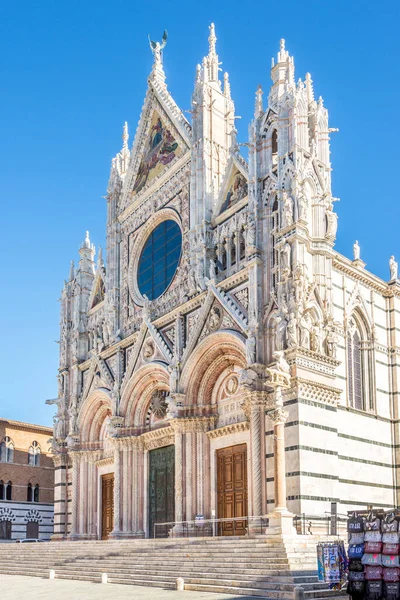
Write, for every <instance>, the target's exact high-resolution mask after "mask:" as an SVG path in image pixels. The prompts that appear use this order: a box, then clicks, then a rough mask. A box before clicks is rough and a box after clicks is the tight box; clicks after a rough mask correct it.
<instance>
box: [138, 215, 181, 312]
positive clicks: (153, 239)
mask: <svg viewBox="0 0 400 600" xmlns="http://www.w3.org/2000/svg"><path fill="white" fill-rule="evenodd" d="M181 250H182V232H181V228H180V227H179V225H178V223H176V222H175V221H172V220H171V219H168V220H167V221H163V222H162V223H160V224H159V225H157V227H156V228H155V229H154V230H153V231H152V233H151V234H150V235H149V237H148V238H147V241H146V243H145V245H144V247H143V250H142V253H141V255H140V259H139V266H138V272H137V283H138V287H139V291H140V293H141V294H142V296H147V298H148V299H149V300H155V299H156V298H158V297H159V296H161V294H163V293H164V292H165V290H166V289H167V288H168V287H169V285H170V283H171V281H172V280H173V278H174V276H175V273H176V270H177V268H178V264H179V260H180V257H181Z"/></svg>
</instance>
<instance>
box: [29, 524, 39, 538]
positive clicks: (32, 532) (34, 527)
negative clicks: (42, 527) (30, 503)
mask: <svg viewBox="0 0 400 600" xmlns="http://www.w3.org/2000/svg"><path fill="white" fill-rule="evenodd" d="M26 537H27V538H29V539H32V538H35V539H37V538H38V537H39V523H36V521H28V523H27V524H26Z"/></svg>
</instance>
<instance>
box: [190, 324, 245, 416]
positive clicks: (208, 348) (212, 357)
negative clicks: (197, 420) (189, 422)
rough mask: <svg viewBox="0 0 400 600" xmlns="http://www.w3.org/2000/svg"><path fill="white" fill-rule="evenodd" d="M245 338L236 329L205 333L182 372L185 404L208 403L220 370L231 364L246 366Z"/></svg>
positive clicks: (240, 366)
mask: <svg viewBox="0 0 400 600" xmlns="http://www.w3.org/2000/svg"><path fill="white" fill-rule="evenodd" d="M245 362H246V359H245V345H244V338H243V337H242V336H241V334H239V333H237V332H227V331H218V332H216V333H213V334H211V335H209V336H207V337H206V338H205V339H204V340H203V342H202V343H201V344H199V345H198V346H197V348H196V350H195V351H194V352H193V353H192V355H191V356H190V358H189V359H188V361H187V363H186V365H185V367H184V369H183V372H182V375H181V391H182V392H183V393H186V396H187V403H188V404H202V405H204V404H209V403H210V402H211V395H212V390H213V387H214V385H215V383H216V381H217V379H218V377H219V375H220V373H221V372H222V371H223V370H224V369H226V368H227V367H228V366H230V365H237V366H238V367H239V368H244V367H245Z"/></svg>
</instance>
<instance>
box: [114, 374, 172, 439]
mask: <svg viewBox="0 0 400 600" xmlns="http://www.w3.org/2000/svg"><path fill="white" fill-rule="evenodd" d="M157 389H158V390H167V391H168V390H169V373H168V371H167V369H166V365H164V364H163V363H161V362H151V363H148V364H147V365H145V366H143V367H141V368H140V369H138V371H136V373H135V374H134V375H133V377H132V378H131V380H130V381H129V382H128V384H127V385H126V388H125V390H124V393H123V395H122V399H121V406H120V414H121V415H123V416H124V417H125V427H131V426H143V425H145V423H146V414H147V410H146V409H147V408H148V405H149V404H150V402H151V395H152V394H153V393H154V392H155V391H156V390H157Z"/></svg>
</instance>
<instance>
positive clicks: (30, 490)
mask: <svg viewBox="0 0 400 600" xmlns="http://www.w3.org/2000/svg"><path fill="white" fill-rule="evenodd" d="M26 500H27V502H32V484H31V483H28V489H27V494H26Z"/></svg>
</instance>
